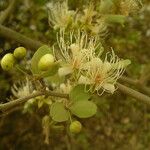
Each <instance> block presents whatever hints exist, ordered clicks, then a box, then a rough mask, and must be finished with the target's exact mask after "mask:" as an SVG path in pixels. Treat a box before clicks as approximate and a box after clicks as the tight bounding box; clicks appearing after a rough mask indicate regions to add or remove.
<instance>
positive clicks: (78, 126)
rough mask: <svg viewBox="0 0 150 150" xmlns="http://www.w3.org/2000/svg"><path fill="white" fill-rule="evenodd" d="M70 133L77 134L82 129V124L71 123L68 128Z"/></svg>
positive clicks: (77, 122)
mask: <svg viewBox="0 0 150 150" xmlns="http://www.w3.org/2000/svg"><path fill="white" fill-rule="evenodd" d="M69 129H70V132H71V133H79V132H80V131H81V129H82V124H81V123H80V122H79V121H73V122H72V123H71V124H70V126H69Z"/></svg>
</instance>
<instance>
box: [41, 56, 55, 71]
mask: <svg viewBox="0 0 150 150" xmlns="http://www.w3.org/2000/svg"><path fill="white" fill-rule="evenodd" d="M53 64H54V56H53V55H52V54H46V55H44V56H42V57H41V59H40V60H39V63H38V68H39V70H41V71H47V70H48V69H49V68H50V67H51V66H52V65H53Z"/></svg>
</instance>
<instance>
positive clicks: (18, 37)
mask: <svg viewBox="0 0 150 150" xmlns="http://www.w3.org/2000/svg"><path fill="white" fill-rule="evenodd" d="M0 36H3V37H5V38H8V39H12V40H14V41H15V42H18V43H20V44H22V45H24V46H26V47H29V48H31V49H33V50H35V49H38V48H39V47H41V46H42V45H44V44H43V43H41V42H39V41H35V40H32V39H30V38H28V37H26V36H24V35H22V34H20V33H17V32H16V31H14V30H12V29H9V28H7V27H5V26H3V25H1V24H0Z"/></svg>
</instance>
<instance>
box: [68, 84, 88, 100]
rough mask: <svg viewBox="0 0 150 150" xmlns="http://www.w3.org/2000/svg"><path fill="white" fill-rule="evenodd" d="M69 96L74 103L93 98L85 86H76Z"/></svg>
mask: <svg viewBox="0 0 150 150" xmlns="http://www.w3.org/2000/svg"><path fill="white" fill-rule="evenodd" d="M69 96H70V99H71V100H72V101H74V102H75V101H84V100H88V99H89V98H90V97H91V95H90V93H89V92H86V91H85V85H83V84H80V85H77V86H75V87H74V88H73V89H72V90H71V92H70V95H69Z"/></svg>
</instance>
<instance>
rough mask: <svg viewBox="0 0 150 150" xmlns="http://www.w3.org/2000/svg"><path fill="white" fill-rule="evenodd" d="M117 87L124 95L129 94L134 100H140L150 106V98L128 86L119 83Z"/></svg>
mask: <svg viewBox="0 0 150 150" xmlns="http://www.w3.org/2000/svg"><path fill="white" fill-rule="evenodd" d="M117 86H118V88H119V90H120V91H121V92H122V93H124V94H127V95H129V96H131V97H133V98H136V99H137V100H140V101H141V102H144V103H146V104H149V105H150V97H149V96H146V95H144V94H142V93H140V92H137V91H135V90H133V89H131V88H129V87H127V86H124V85H122V84H120V83H117Z"/></svg>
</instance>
